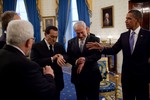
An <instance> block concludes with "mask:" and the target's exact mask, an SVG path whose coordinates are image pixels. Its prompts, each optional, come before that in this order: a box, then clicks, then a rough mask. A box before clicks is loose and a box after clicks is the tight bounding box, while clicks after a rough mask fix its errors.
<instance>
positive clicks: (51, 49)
mask: <svg viewBox="0 0 150 100" xmlns="http://www.w3.org/2000/svg"><path fill="white" fill-rule="evenodd" d="M49 47H50V54H51V56H53V55H54V51H53V46H52V45H50V46H49Z"/></svg>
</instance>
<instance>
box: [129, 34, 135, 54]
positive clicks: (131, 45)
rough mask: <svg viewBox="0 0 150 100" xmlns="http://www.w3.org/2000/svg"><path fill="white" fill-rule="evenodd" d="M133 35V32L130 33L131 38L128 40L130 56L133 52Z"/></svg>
mask: <svg viewBox="0 0 150 100" xmlns="http://www.w3.org/2000/svg"><path fill="white" fill-rule="evenodd" d="M134 35H135V32H132V33H131V36H130V39H129V42H130V50H131V54H132V52H133V45H134Z"/></svg>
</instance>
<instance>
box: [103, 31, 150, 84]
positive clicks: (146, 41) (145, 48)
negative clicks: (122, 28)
mask: <svg viewBox="0 0 150 100" xmlns="http://www.w3.org/2000/svg"><path fill="white" fill-rule="evenodd" d="M129 37H130V31H127V32H125V33H122V34H121V36H120V38H119V39H118V41H117V42H116V43H115V44H114V45H113V47H112V48H110V49H108V48H107V49H104V50H103V53H105V54H117V53H118V52H119V51H120V50H122V52H123V64H122V78H121V79H122V83H124V84H126V83H125V82H128V81H132V80H133V79H134V81H136V82H146V81H148V80H149V78H150V77H149V73H150V69H149V68H150V64H148V59H149V58H150V31H147V30H144V29H140V32H139V35H138V38H137V42H136V45H135V48H134V51H133V53H132V54H131V53H130V44H129Z"/></svg>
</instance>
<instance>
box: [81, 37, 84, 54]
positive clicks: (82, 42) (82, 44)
mask: <svg viewBox="0 0 150 100" xmlns="http://www.w3.org/2000/svg"><path fill="white" fill-rule="evenodd" d="M83 47H84V40H80V51H81V52H82V50H83Z"/></svg>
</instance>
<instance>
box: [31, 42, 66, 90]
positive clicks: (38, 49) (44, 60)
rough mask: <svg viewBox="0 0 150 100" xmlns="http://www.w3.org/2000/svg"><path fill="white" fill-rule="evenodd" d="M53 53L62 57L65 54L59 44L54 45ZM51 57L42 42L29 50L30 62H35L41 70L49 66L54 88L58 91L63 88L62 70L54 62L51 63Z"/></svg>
mask: <svg viewBox="0 0 150 100" xmlns="http://www.w3.org/2000/svg"><path fill="white" fill-rule="evenodd" d="M54 53H55V54H62V55H63V54H66V51H65V49H64V47H63V46H62V45H61V44H60V43H58V42H56V43H55V45H54ZM51 56H52V54H50V50H49V49H48V47H47V45H46V43H45V41H44V40H42V41H41V42H39V43H35V44H34V45H33V47H32V50H31V60H33V61H35V62H37V63H38V64H39V65H40V66H41V68H42V67H45V66H46V65H50V66H51V67H52V68H53V70H54V74H55V82H56V87H57V89H58V90H62V89H63V88H64V80H63V73H62V68H61V67H60V66H59V65H58V64H57V62H56V61H54V62H52V61H51Z"/></svg>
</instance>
